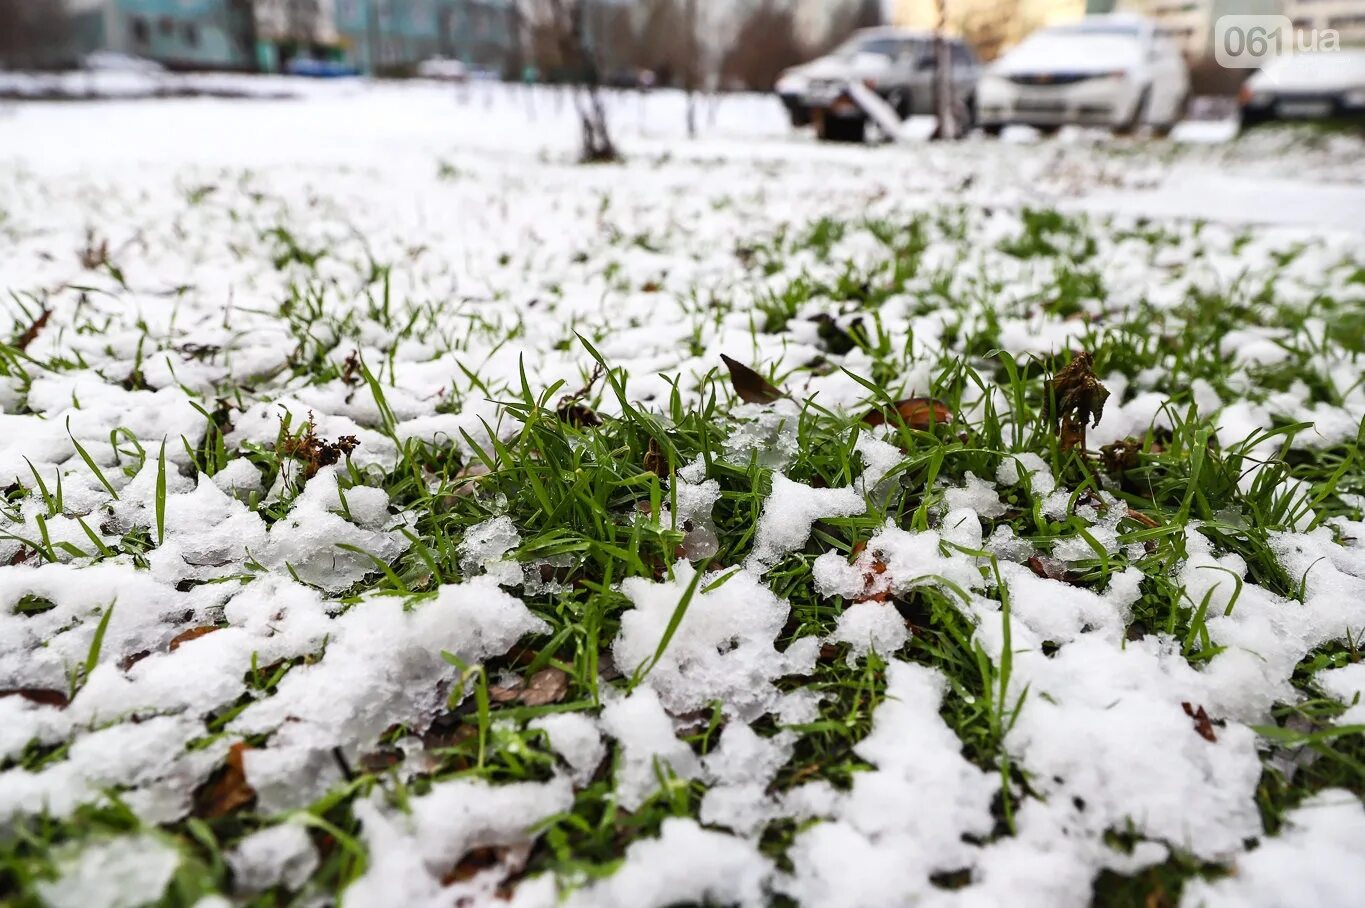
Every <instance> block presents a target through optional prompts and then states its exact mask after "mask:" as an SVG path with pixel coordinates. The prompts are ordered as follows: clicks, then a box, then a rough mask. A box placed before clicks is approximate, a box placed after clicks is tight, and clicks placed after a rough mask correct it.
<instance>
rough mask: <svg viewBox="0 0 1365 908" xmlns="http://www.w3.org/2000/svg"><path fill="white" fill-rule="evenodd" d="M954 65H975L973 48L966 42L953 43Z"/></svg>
mask: <svg viewBox="0 0 1365 908" xmlns="http://www.w3.org/2000/svg"><path fill="white" fill-rule="evenodd" d="M953 65H954V66H975V65H976V59H975V58H974V57H973V56H972V52H971V50H970V49H969V48H968V47H967V45H965V44H954V45H953Z"/></svg>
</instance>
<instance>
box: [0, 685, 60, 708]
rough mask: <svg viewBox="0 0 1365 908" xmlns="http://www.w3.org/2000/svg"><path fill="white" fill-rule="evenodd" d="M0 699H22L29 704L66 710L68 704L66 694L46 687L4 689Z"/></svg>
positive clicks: (0, 693) (1, 691)
mask: <svg viewBox="0 0 1365 908" xmlns="http://www.w3.org/2000/svg"><path fill="white" fill-rule="evenodd" d="M0 697H23V698H24V699H25V700H27V701H28V702H30V703H37V704H38V705H39V706H55V707H57V708H58V709H66V704H67V703H68V702H69V701H68V700H67V699H66V694H64V693H62V692H61V691H59V690H51V689H49V688H46V687H11V688H6V689H4V690H0Z"/></svg>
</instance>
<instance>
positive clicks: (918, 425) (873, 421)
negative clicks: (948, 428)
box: [863, 397, 953, 431]
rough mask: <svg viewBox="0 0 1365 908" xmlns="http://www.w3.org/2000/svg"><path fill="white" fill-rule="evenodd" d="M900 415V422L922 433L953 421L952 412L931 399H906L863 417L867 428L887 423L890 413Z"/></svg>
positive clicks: (938, 401) (940, 402)
mask: <svg viewBox="0 0 1365 908" xmlns="http://www.w3.org/2000/svg"><path fill="white" fill-rule="evenodd" d="M892 410H895V412H896V413H898V414H899V415H900V418H901V422H903V423H905V424H906V425H907V426H908V427H910V428H911V429H918V430H920V431H924V430H925V429H928V428H929V427H930V426H933V425H940V426H945V425H947V424H948V423H950V422H951V421H952V419H953V411H951V410H949V409H948V405H947V404H945V403H944V402H943V401H941V400H934V399H933V398H932V397H907V398H906V399H905V400H898V401H896V402H895V403H894V404H893V405H892V406H891V407H889V408H886V409H876V410H873V411H872V412H870V413H868V414H867V415H866V416H864V417H863V422H864V423H866V424H867V425H869V426H880V425H882V424H883V423H885V422H886V421H887V417H888V416H889V415H890V413H891V411H892Z"/></svg>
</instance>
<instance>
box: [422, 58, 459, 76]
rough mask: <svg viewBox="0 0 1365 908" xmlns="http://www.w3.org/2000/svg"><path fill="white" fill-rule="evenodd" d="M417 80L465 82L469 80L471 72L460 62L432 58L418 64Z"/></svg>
mask: <svg viewBox="0 0 1365 908" xmlns="http://www.w3.org/2000/svg"><path fill="white" fill-rule="evenodd" d="M416 73H417V78H419V79H438V80H440V81H442V82H464V81H465V80H466V79H468V78H469V70H468V69H466V68H465V65H464V64H463V63H461V62H460V61H459V60H448V59H446V58H445V57H432V58H431V59H429V60H423V61H422V62H421V63H418V64H417V69H416Z"/></svg>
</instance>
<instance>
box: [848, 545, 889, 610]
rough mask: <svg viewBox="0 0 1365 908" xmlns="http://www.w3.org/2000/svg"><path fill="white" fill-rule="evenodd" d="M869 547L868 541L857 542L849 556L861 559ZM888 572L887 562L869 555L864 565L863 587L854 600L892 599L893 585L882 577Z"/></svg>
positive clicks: (855, 559) (877, 600) (881, 600)
mask: <svg viewBox="0 0 1365 908" xmlns="http://www.w3.org/2000/svg"><path fill="white" fill-rule="evenodd" d="M866 549H867V543H866V542H858V543H855V544H854V546H853V548H852V549H851V550H850V551H849V553H848V554H849V556H850V557H851V558H852V559H853V560H854V561H859V560H861V556H862V554H863V552H864V551H866ZM885 573H886V564H885V563H884V562H883V561H882V560H881V559H880V558H878V557H876V556H875V555H873V556H869V560H868V561H867V563H866V564H865V565H864V567H863V589H862V592H861V593H859V594H858V595H857V596H855V597H853V601H854V602H888V601H890V599H891V587H890V586H889V585H888V584H887V583H886V582H885V581H884V580H883V579H882V575H883V574H885Z"/></svg>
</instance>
